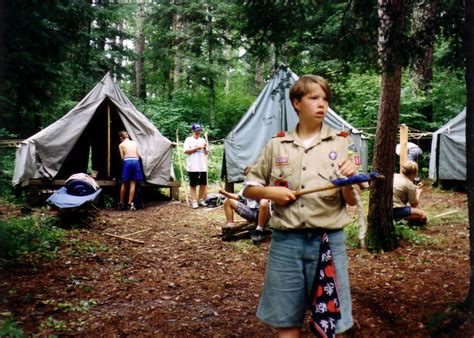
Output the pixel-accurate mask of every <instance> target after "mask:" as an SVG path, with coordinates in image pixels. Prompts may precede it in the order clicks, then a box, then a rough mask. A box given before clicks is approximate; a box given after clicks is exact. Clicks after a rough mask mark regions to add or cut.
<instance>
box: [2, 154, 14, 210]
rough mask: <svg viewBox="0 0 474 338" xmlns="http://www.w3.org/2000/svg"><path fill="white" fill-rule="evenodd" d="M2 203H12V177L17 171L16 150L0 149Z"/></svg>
mask: <svg viewBox="0 0 474 338" xmlns="http://www.w3.org/2000/svg"><path fill="white" fill-rule="evenodd" d="M0 151H1V156H0V201H2V200H3V201H11V200H12V195H13V187H12V177H13V172H14V170H15V148H0Z"/></svg>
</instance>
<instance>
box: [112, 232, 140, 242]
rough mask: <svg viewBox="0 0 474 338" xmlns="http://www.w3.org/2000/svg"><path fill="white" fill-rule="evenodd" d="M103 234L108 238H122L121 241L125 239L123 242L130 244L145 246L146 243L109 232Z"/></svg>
mask: <svg viewBox="0 0 474 338" xmlns="http://www.w3.org/2000/svg"><path fill="white" fill-rule="evenodd" d="M103 234H104V235H107V236H111V237H115V238H120V239H123V240H126V241H130V242H135V243H140V244H145V242H143V241H139V240H136V239H133V238H128V237H123V236H118V235H114V234H109V233H107V232H104V233H103Z"/></svg>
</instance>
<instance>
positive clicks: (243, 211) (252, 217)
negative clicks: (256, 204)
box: [235, 202, 258, 222]
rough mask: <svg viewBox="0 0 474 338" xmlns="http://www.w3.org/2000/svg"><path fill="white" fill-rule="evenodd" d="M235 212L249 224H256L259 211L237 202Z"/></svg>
mask: <svg viewBox="0 0 474 338" xmlns="http://www.w3.org/2000/svg"><path fill="white" fill-rule="evenodd" d="M235 212H236V213H237V215H239V216H240V217H242V218H244V219H246V220H247V221H249V222H255V221H256V220H257V217H258V209H254V208H250V207H248V206H247V205H246V204H244V203H242V202H237V207H236V208H235Z"/></svg>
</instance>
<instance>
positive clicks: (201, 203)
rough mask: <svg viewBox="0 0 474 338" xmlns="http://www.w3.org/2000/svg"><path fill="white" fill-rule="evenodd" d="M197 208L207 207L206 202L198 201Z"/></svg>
mask: <svg viewBox="0 0 474 338" xmlns="http://www.w3.org/2000/svg"><path fill="white" fill-rule="evenodd" d="M199 206H201V207H207V204H206V202H204V200H199Z"/></svg>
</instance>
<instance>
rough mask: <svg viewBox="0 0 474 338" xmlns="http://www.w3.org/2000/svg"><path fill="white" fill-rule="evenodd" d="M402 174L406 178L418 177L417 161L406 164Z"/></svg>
mask: <svg viewBox="0 0 474 338" xmlns="http://www.w3.org/2000/svg"><path fill="white" fill-rule="evenodd" d="M402 174H403V175H405V176H410V175H413V174H415V176H416V175H417V174H418V164H417V163H416V162H415V161H407V162H405V164H404V165H403V166H402Z"/></svg>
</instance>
